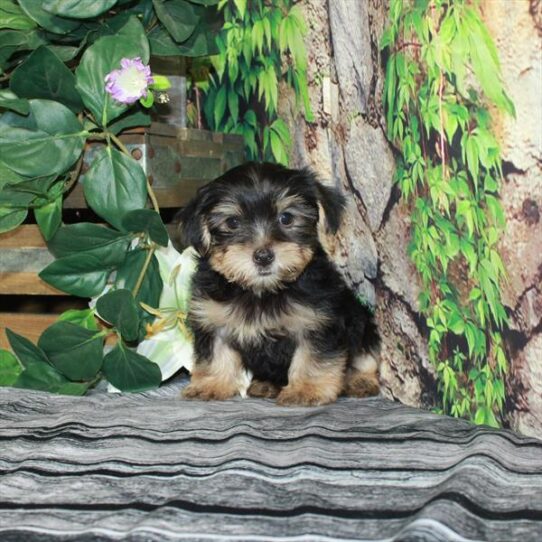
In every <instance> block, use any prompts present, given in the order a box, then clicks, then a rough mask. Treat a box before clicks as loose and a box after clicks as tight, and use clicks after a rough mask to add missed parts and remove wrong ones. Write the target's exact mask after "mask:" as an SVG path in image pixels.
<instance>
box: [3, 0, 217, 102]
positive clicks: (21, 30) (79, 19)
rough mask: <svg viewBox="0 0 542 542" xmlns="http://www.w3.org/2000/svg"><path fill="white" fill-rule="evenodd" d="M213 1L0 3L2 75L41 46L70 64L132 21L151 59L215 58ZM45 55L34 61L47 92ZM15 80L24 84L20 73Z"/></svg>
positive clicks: (7, 0)
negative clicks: (146, 43)
mask: <svg viewBox="0 0 542 542" xmlns="http://www.w3.org/2000/svg"><path fill="white" fill-rule="evenodd" d="M217 2H218V0H131V1H129V2H127V1H124V0H0V75H1V74H3V73H7V74H9V73H10V72H11V71H12V70H13V69H14V68H15V67H17V66H18V65H20V64H21V63H22V62H24V61H25V58H26V57H27V56H28V54H29V53H30V52H32V51H36V50H37V49H40V48H41V49H46V50H47V51H48V52H49V53H54V55H56V56H57V57H58V58H60V60H62V61H63V62H67V61H70V60H72V59H74V58H76V57H77V56H78V55H79V54H80V53H81V51H83V50H84V49H85V48H87V47H88V46H90V45H91V44H92V43H94V42H95V41H96V40H97V39H99V38H101V37H103V36H114V35H116V34H117V32H118V30H119V29H121V28H122V27H123V26H124V25H125V24H126V22H127V21H128V20H129V19H130V18H131V17H134V18H137V19H138V20H139V21H140V22H141V23H142V24H143V26H144V28H145V34H146V36H147V38H148V41H149V44H150V49H151V52H152V54H154V55H161V56H167V55H175V56H178V55H184V56H201V55H209V54H213V53H215V52H216V44H215V43H214V36H215V34H216V32H217V31H218V30H219V28H220V24H221V17H220V14H219V12H218V10H217V9H216V4H217ZM117 41H118V43H117V46H118V47H123V43H122V42H123V41H124V40H122V39H118V40H117ZM45 56H46V53H44V52H43V50H42V52H40V53H39V55H38V57H35V58H34V63H35V65H37V67H38V69H41V70H42V72H43V74H44V80H43V82H44V86H45V87H46V88H47V87H49V86H50V85H53V86H54V85H55V82H56V78H55V75H56V74H57V71H58V67H52V66H48V67H49V68H52V69H53V71H50V72H47V71H45V64H42V65H41V66H39V65H38V64H37V63H38V60H39V59H43V58H44V57H45ZM104 60H105V59H104ZM30 68H31V66H30V65H29V66H27V69H30ZM47 73H49V74H50V76H49V77H47ZM18 78H19V80H20V81H23V74H22V72H21V73H20V74H19V75H18ZM60 87H61V85H59V88H60ZM36 90H38V91H39V89H38V88H37V89H36ZM32 97H33V98H39V97H42V96H32Z"/></svg>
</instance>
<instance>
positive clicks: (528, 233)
mask: <svg viewBox="0 0 542 542" xmlns="http://www.w3.org/2000/svg"><path fill="white" fill-rule="evenodd" d="M481 7H482V13H483V15H484V19H485V22H486V24H487V26H488V28H489V31H490V33H491V35H492V36H493V39H494V40H495V42H496V45H497V49H498V51H499V56H500V59H501V64H502V74H503V79H504V82H505V86H506V88H507V90H508V92H509V94H510V97H511V98H512V101H513V102H514V104H515V106H516V118H515V119H512V118H509V117H508V118H506V117H497V122H496V129H497V133H498V135H499V139H500V142H501V145H502V154H503V160H504V162H505V170H506V172H507V175H506V179H505V183H504V186H503V189H502V192H501V197H502V202H503V205H504V208H505V213H506V218H507V231H506V234H505V235H504V237H503V239H502V242H501V247H500V248H501V252H502V254H503V259H504V262H505V265H506V267H507V269H508V273H509V278H510V280H509V282H508V284H506V285H505V288H504V302H505V305H506V306H507V308H508V310H509V313H510V327H511V328H512V331H511V333H510V335H509V337H508V346H509V350H510V357H511V375H510V378H509V382H508V390H507V391H508V396H509V404H508V418H509V422H510V424H511V426H512V427H513V428H514V429H517V430H518V431H521V432H522V433H526V434H529V435H534V436H538V437H542V221H541V220H540V213H541V212H542V2H541V1H540V0H522V1H519V2H518V1H516V2H508V1H504V0H501V1H495V0H484V2H483V3H482V6H481Z"/></svg>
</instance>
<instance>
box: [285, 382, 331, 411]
mask: <svg viewBox="0 0 542 542" xmlns="http://www.w3.org/2000/svg"><path fill="white" fill-rule="evenodd" d="M336 399H337V394H334V393H333V392H330V391H329V390H323V389H320V388H318V386H315V385H312V384H305V385H302V386H286V387H285V388H283V389H282V391H281V392H280V393H279V396H278V397H277V404H278V405H281V406H318V405H327V404H328V403H333V402H334V401H335V400H336Z"/></svg>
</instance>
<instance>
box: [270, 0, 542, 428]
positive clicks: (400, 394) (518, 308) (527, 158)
mask: <svg viewBox="0 0 542 542" xmlns="http://www.w3.org/2000/svg"><path fill="white" fill-rule="evenodd" d="M540 4H541V3H540V1H535V0H532V1H531V2H529V1H528V0H524V1H519V2H508V1H507V0H486V1H485V2H483V3H482V9H483V10H484V16H485V18H486V20H487V23H488V26H489V28H490V31H491V32H492V33H493V36H494V39H495V40H496V43H497V46H498V48H499V51H500V53H501V57H502V59H503V77H504V80H505V86H506V87H507V89H508V90H509V91H510V94H511V96H512V99H513V101H514V102H515V105H516V109H517V111H518V117H517V119H516V120H513V119H508V120H504V119H503V120H501V121H500V124H499V134H500V135H501V140H502V141H503V151H504V159H505V160H506V161H507V162H506V164H505V165H506V166H507V167H506V169H507V179H506V183H505V186H504V187H503V200H504V205H505V210H506V214H507V216H508V221H509V228H508V232H507V234H506V236H505V238H504V239H503V241H502V252H503V254H504V257H505V260H506V263H507V265H508V269H509V273H510V283H509V285H508V286H507V289H506V291H505V302H506V305H507V307H509V309H510V312H511V315H512V327H513V330H514V331H513V332H511V333H510V334H509V336H508V347H509V349H510V351H511V356H510V358H511V365H512V369H511V377H510V379H509V380H510V382H509V386H508V394H509V397H510V404H509V405H507V409H508V410H507V416H508V420H509V422H510V423H511V425H512V427H513V428H516V429H519V430H521V431H523V432H525V433H528V434H538V435H539V436H541V435H542V389H541V388H542V364H541V363H540V359H542V338H541V337H542V336H541V316H542V299H541V291H542V288H541V287H540V279H541V278H542V276H541V275H542V229H541V228H542V223H541V222H540V216H539V209H540V207H541V205H542V201H541V198H542V181H541V179H542V175H541V164H542V149H541V147H542V145H541V141H540V140H541V129H540V120H541V119H542V112H541V100H540V96H542V89H541V88H540V85H541V83H540V82H541V81H542V76H541V73H540V69H541V68H540V67H541V62H540V51H541V48H540V28H541V26H540V23H541V20H542V17H541V14H540ZM301 5H302V6H303V9H304V11H305V14H306V20H307V22H308V25H309V35H308V36H307V38H306V45H307V51H308V57H309V58H308V60H309V94H310V100H311V105H312V109H313V113H314V115H315V121H314V122H313V123H307V122H305V121H304V120H303V118H302V115H301V114H300V113H299V111H298V108H297V107H296V104H295V101H294V99H293V97H292V95H291V94H287V93H286V92H283V93H282V98H281V105H280V109H281V115H282V117H283V118H284V119H285V120H287V121H288V122H289V124H290V129H291V133H292V134H293V139H294V146H293V149H292V154H291V164H292V165H293V166H294V167H298V166H305V165H309V166H311V167H313V168H314V169H315V170H316V171H317V172H318V173H319V174H320V175H321V177H322V179H323V180H324V182H327V183H329V184H332V185H335V186H337V187H339V188H340V190H341V191H342V192H343V193H344V194H345V195H346V196H347V198H348V201H349V205H348V209H347V213H346V219H345V222H344V224H343V226H342V228H341V230H340V232H339V235H338V236H336V237H335V238H330V239H327V241H326V248H327V249H328V252H329V253H330V255H331V257H332V258H333V260H334V262H335V264H336V265H337V267H338V268H339V269H340V270H341V272H342V273H343V275H344V276H345V278H346V280H347V282H348V283H349V284H350V285H351V287H352V288H353V289H354V290H355V291H356V293H357V294H359V296H360V297H362V298H363V299H365V300H366V301H368V302H369V303H371V304H376V317H377V320H378V324H379V327H380V332H381V335H382V339H383V344H382V353H381V383H382V386H383V393H384V394H385V395H386V396H388V397H393V398H396V399H398V400H400V401H402V402H404V403H406V404H409V405H416V406H425V407H430V406H433V405H434V404H435V403H436V393H437V391H436V382H435V371H434V369H433V367H432V365H431V364H430V362H429V359H428V353H427V334H426V326H425V322H424V319H423V318H422V317H421V315H420V314H419V312H418V301H417V299H418V294H419V291H420V283H419V280H418V277H417V275H416V272H415V269H414V266H413V264H412V263H411V261H410V259H409V256H408V254H407V245H408V242H409V238H410V213H409V211H408V209H407V208H406V206H405V205H404V204H403V203H402V201H401V199H400V194H399V193H398V189H397V187H395V186H394V183H393V175H394V170H395V161H394V156H393V149H392V148H391V146H390V145H389V144H388V142H387V140H386V137H385V121H384V116H383V111H382V105H381V104H382V100H381V94H382V87H383V82H384V68H385V66H384V61H383V59H382V58H381V55H380V52H379V46H378V44H379V39H380V36H381V34H382V31H383V29H384V26H385V24H386V20H387V15H388V8H389V6H388V2H387V0H383V1H379V0H364V1H354V0H328V1H327V2H326V0H304V1H303V2H302V3H301ZM537 17H538V18H537ZM516 25H520V26H521V30H519V31H518V30H517V29H516ZM537 32H538V33H537ZM518 57H520V58H521V62H517V58H518ZM535 246H537V247H538V248H537V249H536V248H535Z"/></svg>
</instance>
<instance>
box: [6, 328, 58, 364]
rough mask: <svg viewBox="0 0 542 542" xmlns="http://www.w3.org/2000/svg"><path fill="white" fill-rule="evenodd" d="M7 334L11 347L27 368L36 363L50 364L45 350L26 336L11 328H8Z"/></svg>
mask: <svg viewBox="0 0 542 542" xmlns="http://www.w3.org/2000/svg"><path fill="white" fill-rule="evenodd" d="M6 336H7V338H8V341H9V345H10V346H11V349H12V350H13V352H14V353H15V355H16V356H17V358H18V359H19V361H20V362H21V363H22V365H23V367H24V368H25V369H28V368H29V367H31V366H32V365H36V364H38V365H49V360H48V359H47V356H46V355H45V352H43V350H41V349H40V348H38V347H37V346H36V345H35V344H34V343H32V342H31V341H29V340H28V339H27V338H26V337H23V336H22V335H19V334H17V333H15V332H14V331H11V329H9V328H6Z"/></svg>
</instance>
